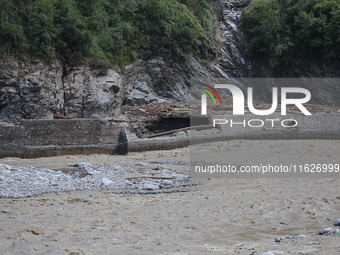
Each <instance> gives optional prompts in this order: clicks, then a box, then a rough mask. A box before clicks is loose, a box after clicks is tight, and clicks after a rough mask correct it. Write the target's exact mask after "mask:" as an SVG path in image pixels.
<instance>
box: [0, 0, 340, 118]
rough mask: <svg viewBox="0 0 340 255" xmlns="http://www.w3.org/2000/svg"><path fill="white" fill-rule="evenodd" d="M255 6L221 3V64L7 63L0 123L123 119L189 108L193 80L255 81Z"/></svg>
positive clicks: (164, 52) (180, 60) (1, 73)
mask: <svg viewBox="0 0 340 255" xmlns="http://www.w3.org/2000/svg"><path fill="white" fill-rule="evenodd" d="M249 3H250V0H230V1H215V3H214V5H215V6H214V8H215V9H216V10H218V11H216V15H219V17H218V27H217V29H216V31H215V34H216V45H217V46H216V47H218V48H219V57H218V59H217V60H216V61H215V63H206V62H204V61H202V60H200V59H199V58H197V57H195V56H194V54H191V55H188V54H185V53H183V52H181V51H179V52H177V54H176V56H173V55H172V54H171V49H169V48H167V47H164V48H161V49H157V50H154V51H152V52H151V53H150V54H148V56H147V57H145V58H144V59H139V60H137V61H135V62H134V63H132V64H131V65H129V66H127V67H125V68H124V69H123V70H119V71H118V70H114V69H108V70H102V69H97V68H91V67H89V66H88V65H77V66H71V67H65V66H63V64H62V63H61V61H59V60H53V61H51V62H49V63H46V62H44V61H42V60H33V59H31V60H30V61H22V60H18V59H15V58H6V59H2V60H1V63H0V118H1V119H9V120H19V119H52V118H53V114H55V113H56V112H59V113H60V114H62V115H65V116H72V117H80V118H91V117H94V116H98V117H102V118H104V117H113V116H119V115H120V114H121V107H122V105H138V104H151V103H153V104H156V103H163V102H189V99H190V97H189V84H190V82H189V81H190V79H191V78H196V79H202V80H210V81H213V80H215V79H216V78H229V79H232V78H233V77H249V76H253V75H254V73H253V71H252V68H251V64H250V63H249V62H248V61H247V60H245V59H244V58H243V57H242V54H241V52H240V49H239V41H240V31H239V26H240V18H241V13H242V10H243V8H245V7H246V6H247V5H248V4H249ZM327 89H328V90H330V91H329V93H328V92H327V93H321V99H320V100H319V101H322V97H324V99H325V101H326V102H327V100H329V97H333V98H332V99H331V100H330V101H331V102H333V103H334V102H337V100H336V98H337V95H339V94H340V92H339V91H338V89H337V88H334V87H332V88H325V91H326V90H327ZM322 95H323V96H322ZM262 99H264V100H266V98H262ZM268 101H270V99H269V100H268Z"/></svg>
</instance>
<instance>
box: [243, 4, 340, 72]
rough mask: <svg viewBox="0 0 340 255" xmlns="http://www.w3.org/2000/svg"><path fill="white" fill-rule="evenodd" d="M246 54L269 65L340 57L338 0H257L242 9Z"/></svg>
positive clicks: (318, 62)
mask: <svg viewBox="0 0 340 255" xmlns="http://www.w3.org/2000/svg"><path fill="white" fill-rule="evenodd" d="M241 28H242V32H243V36H242V39H241V44H242V46H243V49H244V52H245V54H246V56H247V57H248V58H250V59H252V60H253V61H255V62H257V63H261V64H264V63H266V64H268V65H269V66H271V67H278V66H281V67H283V66H288V65H291V64H295V65H302V66H311V65H322V64H328V63H334V62H338V61H339V60H340V0H258V1H256V2H254V3H253V4H252V5H251V6H250V7H249V8H248V9H247V10H245V11H244V13H243V18H242V26H241Z"/></svg>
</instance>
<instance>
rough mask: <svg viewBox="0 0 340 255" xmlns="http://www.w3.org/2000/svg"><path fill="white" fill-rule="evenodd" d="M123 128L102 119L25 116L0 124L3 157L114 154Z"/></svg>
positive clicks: (0, 150)
mask: <svg viewBox="0 0 340 255" xmlns="http://www.w3.org/2000/svg"><path fill="white" fill-rule="evenodd" d="M119 132H120V129H119V127H118V126H117V125H116V124H113V123H105V122H101V121H100V120H99V119H72V120H23V121H21V122H20V123H18V124H15V125H0V157H9V156H11V157H23V158H34V157H44V156H59V155H65V154H93V153H107V154H115V153H116V152H117V146H118V143H119Z"/></svg>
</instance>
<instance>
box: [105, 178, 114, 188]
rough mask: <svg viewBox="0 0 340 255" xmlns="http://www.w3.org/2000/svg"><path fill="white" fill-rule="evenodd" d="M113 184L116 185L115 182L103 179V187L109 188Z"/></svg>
mask: <svg viewBox="0 0 340 255" xmlns="http://www.w3.org/2000/svg"><path fill="white" fill-rule="evenodd" d="M112 184H114V182H113V181H111V180H110V179H109V178H103V179H102V185H105V186H109V185H112Z"/></svg>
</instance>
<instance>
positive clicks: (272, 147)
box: [0, 140, 340, 255]
mask: <svg viewBox="0 0 340 255" xmlns="http://www.w3.org/2000/svg"><path fill="white" fill-rule="evenodd" d="M225 143H227V145H228V147H229V148H230V151H229V154H228V155H227V156H228V157H230V163H236V161H235V162H233V159H235V160H236V159H237V155H239V153H240V152H242V151H243V152H244V151H245V150H246V151H247V155H248V156H247V162H250V163H254V162H256V158H259V157H262V159H263V156H264V155H267V156H268V157H270V156H273V157H274V156H275V157H277V158H278V157H279V156H278V155H279V154H280V152H281V153H282V152H285V153H287V154H286V155H290V156H289V157H285V158H289V159H290V160H291V161H292V162H295V161H296V163H299V162H302V161H303V162H308V161H312V160H313V161H314V162H318V161H320V162H321V161H324V160H325V158H328V159H329V160H330V161H332V162H333V161H336V160H338V158H339V151H340V141H331V140H329V141H320V140H303V141H229V142H225ZM291 148H294V152H292V150H291ZM189 159H190V147H187V148H181V149H175V150H170V151H153V152H142V153H130V154H129V155H127V156H115V155H114V156H110V155H91V156H62V157H55V158H38V159H17V158H5V159H1V160H0V164H7V165H11V166H28V165H30V166H34V167H44V168H49V169H57V168H64V167H66V166H67V165H69V164H76V163H80V162H91V163H107V164H116V165H117V164H118V165H119V164H120V165H126V164H135V163H136V162H143V163H146V164H149V165H150V166H151V167H156V166H159V164H158V163H152V162H155V161H157V162H159V161H161V160H163V161H168V164H167V165H168V166H169V167H171V168H175V169H176V171H178V172H180V173H184V174H188V175H190V170H189V167H188V166H185V165H176V164H174V163H171V162H177V161H187V160H189ZM273 159H275V158H273ZM287 163H289V162H287ZM192 182H193V183H198V184H199V185H196V186H192V187H188V188H183V189H178V190H174V192H172V193H162V192H160V193H159V194H131V193H126V192H124V190H90V191H74V192H63V193H59V194H44V195H42V196H38V197H32V198H21V199H2V200H0V253H1V254H169V255H170V254H178V255H180V254H181V255H184V254H248V255H250V254H253V255H255V254H266V252H267V255H270V254H339V253H340V243H339V238H340V236H339V234H337V233H333V234H330V235H319V233H320V232H323V230H324V229H325V228H334V229H335V228H336V227H335V226H333V223H334V221H335V220H336V219H339V218H340V194H339V185H340V181H339V179H336V178H332V179H330V178H308V177H305V178H284V179H280V178H256V179H251V178H232V179H230V178H214V177H211V178H200V176H196V175H195V176H193V177H192ZM275 239H276V241H275Z"/></svg>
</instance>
